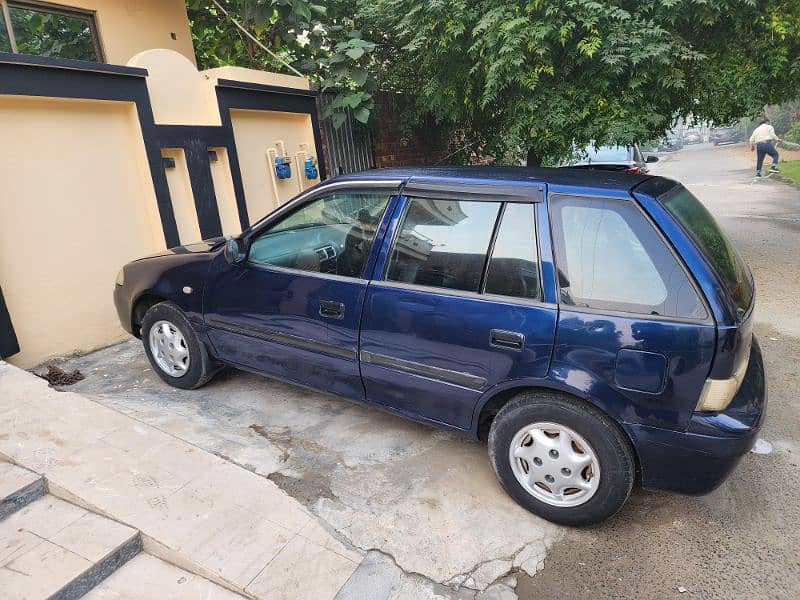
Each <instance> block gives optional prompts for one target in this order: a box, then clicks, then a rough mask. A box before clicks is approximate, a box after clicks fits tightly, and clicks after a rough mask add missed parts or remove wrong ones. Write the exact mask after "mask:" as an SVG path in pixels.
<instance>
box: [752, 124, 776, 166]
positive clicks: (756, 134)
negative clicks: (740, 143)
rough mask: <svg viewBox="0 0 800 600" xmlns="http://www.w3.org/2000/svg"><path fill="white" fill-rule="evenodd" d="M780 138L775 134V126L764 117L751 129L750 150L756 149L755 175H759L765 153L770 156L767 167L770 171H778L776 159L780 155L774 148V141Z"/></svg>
mask: <svg viewBox="0 0 800 600" xmlns="http://www.w3.org/2000/svg"><path fill="white" fill-rule="evenodd" d="M780 141H781V138H779V137H778V136H777V135H775V128H774V127H772V125H770V124H769V119H767V118H766V117H765V118H763V119H761V124H760V125H759V126H758V127H756V128H755V129H754V130H753V134H752V135H751V136H750V151H751V152H752V151H753V150H755V151H756V177H761V168H762V167H763V166H764V156H766V155H767V154H769V155H770V157H771V158H772V164H771V165H770V167H769V172H770V173H780V170H779V169H778V161H779V160H780V156H779V155H778V151H777V150H776V149H775V142H780Z"/></svg>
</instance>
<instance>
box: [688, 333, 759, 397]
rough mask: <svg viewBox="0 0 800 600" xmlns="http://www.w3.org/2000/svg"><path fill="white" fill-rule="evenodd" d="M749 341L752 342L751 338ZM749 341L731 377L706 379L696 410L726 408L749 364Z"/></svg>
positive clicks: (737, 389)
mask: <svg viewBox="0 0 800 600" xmlns="http://www.w3.org/2000/svg"><path fill="white" fill-rule="evenodd" d="M750 343H752V338H751V340H750ZM750 343H748V345H747V351H746V352H744V356H743V357H742V358H741V359H740V362H739V365H738V367H737V368H736V371H735V372H734V373H733V376H732V377H730V378H728V379H706V383H705V385H704V386H703V391H702V392H701V393H700V400H699V401H698V403H697V408H696V409H695V410H697V411H698V412H719V411H721V410H725V409H726V408H728V405H729V404H730V403H731V400H733V397H734V396H735V395H736V392H738V391H739V388H740V387H741V386H742V382H743V381H744V376H745V373H747V366H748V365H749V364H750Z"/></svg>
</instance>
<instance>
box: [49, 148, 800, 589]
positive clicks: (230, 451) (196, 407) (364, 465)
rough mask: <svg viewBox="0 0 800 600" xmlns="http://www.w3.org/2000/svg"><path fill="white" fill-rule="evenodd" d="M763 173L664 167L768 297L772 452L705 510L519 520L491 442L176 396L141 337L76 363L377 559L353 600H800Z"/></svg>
mask: <svg viewBox="0 0 800 600" xmlns="http://www.w3.org/2000/svg"><path fill="white" fill-rule="evenodd" d="M746 161H747V158H745V155H744V154H743V153H741V152H740V151H738V150H737V149H736V148H730V147H728V148H725V147H723V148H714V149H712V148H711V147H710V146H694V147H689V148H687V149H685V150H683V151H681V152H678V153H675V154H673V155H670V156H669V157H668V159H667V160H665V161H662V162H661V163H658V164H657V165H655V167H656V168H655V169H654V172H659V173H662V174H665V175H668V176H671V177H674V178H677V179H680V180H681V181H683V182H685V183H687V184H688V185H689V186H690V187H691V189H692V190H693V191H694V192H695V193H696V194H697V195H698V196H699V197H700V198H701V199H702V200H703V201H704V202H705V203H706V204H707V205H708V206H709V208H710V209H711V210H712V211H713V212H714V213H715V214H716V215H717V217H718V218H719V219H720V221H721V223H722V225H723V226H724V228H725V229H726V230H728V232H729V233H730V235H731V236H732V237H733V238H734V239H735V241H736V243H737V245H738V246H739V248H740V249H741V251H742V252H743V254H744V255H745V257H746V259H747V260H748V262H749V263H750V265H751V266H752V268H753V271H754V272H755V276H756V280H757V284H758V290H759V292H758V293H759V309H758V313H757V320H758V324H757V327H756V331H757V334H758V335H759V339H760V340H761V343H762V347H763V349H764V351H765V355H766V362H767V366H768V368H769V382H770V394H771V399H770V402H771V404H770V413H769V418H768V421H767V424H766V426H765V430H764V434H763V436H764V437H765V438H766V439H767V440H768V441H769V442H771V444H772V446H773V451H772V453H771V454H768V455H755V454H751V455H749V456H748V457H746V458H745V460H744V461H743V463H742V465H741V466H740V468H739V469H738V470H737V471H736V472H735V473H734V475H733V476H732V477H731V479H730V480H729V481H728V482H726V483H725V484H724V485H723V486H722V487H721V488H720V489H719V490H717V491H716V492H714V493H713V494H711V495H709V496H706V497H700V498H687V497H682V496H677V495H672V494H664V493H647V492H643V491H636V492H635V493H634V495H633V496H632V498H631V500H630V501H629V504H628V505H627V507H626V508H625V509H623V511H622V512H621V513H620V514H619V515H617V516H616V517H615V518H614V519H612V520H611V521H610V522H608V523H606V524H603V525H601V526H599V527H595V528H592V529H586V530H566V529H563V528H558V527H555V526H553V525H550V524H548V523H546V522H544V521H542V520H541V519H538V518H536V517H534V516H532V515H530V514H528V513H526V512H524V511H523V510H521V509H519V507H517V506H516V505H515V504H514V503H513V502H512V501H511V500H510V499H508V497H507V496H506V495H505V494H504V493H503V492H502V490H501V489H500V488H499V486H498V485H497V484H496V483H495V480H494V477H493V475H492V473H491V470H490V468H489V465H488V462H487V459H486V452H485V447H484V446H483V445H481V444H478V443H476V442H471V441H469V440H465V439H462V438H459V437H457V436H454V435H452V434H449V433H445V432H441V431H437V430H434V429H430V428H428V427H425V426H422V425H418V424H414V423H410V422H407V421H405V420H403V419H400V418H397V417H394V416H390V415H386V414H384V413H381V412H378V411H377V410H373V409H368V408H364V407H361V406H358V405H354V404H350V403H348V402H344V401H341V400H338V399H335V398H331V397H328V396H325V395H323V394H317V393H313V392H308V391H305V390H301V389H299V388H296V387H293V386H289V385H285V384H282V383H276V382H273V381H270V380H266V379H262V378H259V377H256V376H253V375H249V374H245V373H237V372H231V373H226V374H224V375H223V376H221V377H219V378H217V379H216V380H215V381H213V382H212V383H211V384H210V385H208V386H207V387H205V388H203V389H201V390H197V391H194V392H183V391H179V390H174V389H171V388H168V387H167V386H165V385H164V384H162V383H161V382H160V380H159V379H158V378H157V377H156V376H155V375H154V373H153V372H152V371H151V370H150V369H149V366H148V363H147V361H146V359H145V356H144V353H143V351H142V350H141V348H140V346H139V344H138V343H136V342H130V343H123V344H120V345H118V346H114V347H112V348H108V349H106V350H102V351H100V352H96V353H94V354H91V355H88V356H84V357H79V358H76V359H72V360H69V361H66V363H64V364H62V366H65V368H75V367H77V368H81V369H82V370H83V371H84V372H85V373H86V374H87V375H88V377H87V379H86V380H85V381H83V382H81V383H79V384H77V385H76V386H74V387H73V388H72V389H73V390H74V391H81V392H83V393H85V394H88V395H90V396H92V397H94V398H96V399H97V400H98V401H99V402H101V403H103V404H105V405H107V406H109V407H112V408H114V409H117V410H119V411H121V412H123V413H126V414H128V415H131V416H133V417H135V418H137V419H139V420H141V421H143V422H146V423H148V424H150V425H152V426H154V427H157V428H159V429H162V430H164V431H166V432H169V433H171V434H173V435H176V436H178V437H180V438H182V439H184V440H187V441H189V442H191V443H193V444H195V445H197V446H199V447H201V448H203V449H206V450H209V451H211V452H214V453H215V454H217V455H218V456H221V457H223V458H225V459H227V460H230V461H232V462H234V463H236V464H239V465H241V466H244V467H246V468H248V469H249V470H251V471H253V472H255V473H257V474H259V475H262V476H264V477H268V478H269V479H271V480H272V481H274V482H275V483H277V484H278V485H279V486H281V487H282V488H283V489H284V490H285V491H287V492H288V493H289V494H290V495H292V496H294V497H295V498H296V499H298V500H300V501H301V502H302V503H304V504H305V505H306V506H307V507H309V508H310V509H311V510H312V511H313V512H314V513H315V514H317V515H318V516H319V517H321V518H322V519H323V521H324V522H325V523H327V524H328V525H329V526H330V528H331V529H332V530H333V531H334V532H335V533H336V534H337V535H338V536H340V537H341V539H342V540H343V541H345V542H349V543H351V544H352V545H354V546H356V547H358V548H360V549H361V550H364V551H370V552H369V554H368V555H367V560H366V561H365V563H363V564H362V566H361V567H360V568H359V570H358V571H357V572H356V575H355V576H354V577H353V579H352V580H351V582H350V584H349V586H346V588H345V590H344V592H343V593H342V594H341V597H342V598H360V597H363V598H366V597H370V598H378V597H397V598H430V597H435V596H437V597H445V598H446V597H452V598H455V597H465V598H468V597H471V596H474V592H472V591H470V590H471V589H484V588H486V587H487V586H488V585H489V584H490V583H492V582H497V584H496V585H495V586H494V587H493V588H491V590H490V591H491V594H492V595H493V596H494V597H509V598H513V592H512V588H513V587H514V585H515V584H516V585H517V587H516V593H517V594H518V595H519V597H520V598H526V599H527V598H530V599H534V598H535V599H537V600H539V599H546V598H560V599H563V598H572V597H577V596H578V595H591V596H592V597H596V598H606V597H615V598H616V597H637V598H664V597H671V596H675V597H678V596H682V597H696V598H712V597H733V596H740V595H747V596H749V597H751V598H794V597H798V596H800V533H798V529H797V523H798V522H800V502H799V501H798V498H799V497H800V477H798V470H799V469H798V454H800V433H799V432H800V427H799V426H800V409H798V405H797V401H796V397H797V395H798V387H799V386H800V385H799V382H798V377H797V372H796V371H797V368H796V365H797V364H798V361H800V346H799V345H798V339H800V311H798V310H797V306H798V305H797V302H796V295H797V292H798V291H800V282H798V280H797V272H798V270H797V267H796V263H797V260H798V255H800V241H798V235H797V234H798V232H800V193H798V191H797V190H796V189H794V188H791V187H789V186H787V185H785V184H782V183H780V182H777V181H775V180H772V179H768V180H760V181H755V180H754V178H753V177H752V171H753V169H752V168H750V166H749V165H748V163H747V162H746ZM545 559H546V560H545ZM537 571H538V573H537ZM509 573H512V576H510V577H508V574H509ZM459 583H461V584H463V585H464V586H465V587H462V589H461V590H460V591H459V592H455V591H453V590H452V588H451V589H448V588H445V587H444V586H443V585H442V584H450V585H451V586H453V585H455V584H459ZM465 588H467V589H465ZM389 589H391V590H393V591H391V592H387V593H385V594H384V593H383V592H382V591H380V592H379V590H389ZM364 590H369V592H368V593H366V595H365V592H364ZM681 590H683V591H681Z"/></svg>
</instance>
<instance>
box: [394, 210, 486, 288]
mask: <svg viewBox="0 0 800 600" xmlns="http://www.w3.org/2000/svg"><path fill="white" fill-rule="evenodd" d="M499 210H500V203H499V202H468V201H464V200H430V199H422V198H412V199H411V200H410V201H409V206H408V208H407V210H406V214H405V217H404V219H403V225H402V227H401V228H400V232H399V233H398V235H397V238H396V239H395V241H394V245H393V247H392V252H391V255H390V257H389V264H388V267H387V270H386V277H385V279H386V280H387V281H398V282H402V283H413V284H418V285H427V286H433V287H440V288H449V289H455V290H464V291H469V292H478V291H479V288H480V283H481V276H482V275H483V268H484V265H485V264H486V254H487V252H488V249H489V242H490V241H491V238H492V231H493V230H494V226H495V223H496V221H497V214H498V211H499Z"/></svg>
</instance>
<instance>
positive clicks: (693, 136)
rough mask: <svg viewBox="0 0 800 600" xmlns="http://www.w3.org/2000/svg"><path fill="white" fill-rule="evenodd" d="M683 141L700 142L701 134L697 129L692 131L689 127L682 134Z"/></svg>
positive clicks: (701, 140)
mask: <svg viewBox="0 0 800 600" xmlns="http://www.w3.org/2000/svg"><path fill="white" fill-rule="evenodd" d="M683 143H684V144H702V143H703V136H702V135H700V132H698V131H692V130H691V129H690V130H689V131H687V132H686V133H684V134H683Z"/></svg>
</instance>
